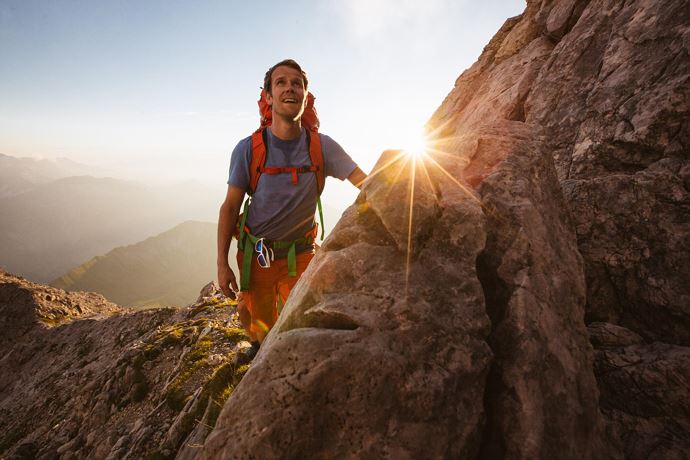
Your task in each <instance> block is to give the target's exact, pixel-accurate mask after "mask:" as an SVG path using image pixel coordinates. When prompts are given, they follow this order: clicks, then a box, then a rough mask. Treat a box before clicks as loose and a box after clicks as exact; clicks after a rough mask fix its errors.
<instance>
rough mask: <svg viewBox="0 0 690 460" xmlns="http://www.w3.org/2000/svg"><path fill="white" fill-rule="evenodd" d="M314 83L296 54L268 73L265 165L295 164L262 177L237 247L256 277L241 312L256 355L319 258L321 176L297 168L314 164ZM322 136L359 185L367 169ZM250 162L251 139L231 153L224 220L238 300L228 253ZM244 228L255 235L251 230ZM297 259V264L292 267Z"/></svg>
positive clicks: (222, 243) (222, 235)
mask: <svg viewBox="0 0 690 460" xmlns="http://www.w3.org/2000/svg"><path fill="white" fill-rule="evenodd" d="M307 85H308V80H307V75H306V73H305V72H304V71H303V70H302V68H301V67H300V66H299V64H297V62H295V61H293V60H292V59H286V60H284V61H281V62H279V63H278V64H276V65H274V66H273V67H271V68H270V69H269V70H268V72H266V75H265V77H264V90H265V92H266V95H265V97H266V102H267V103H268V105H269V106H270V112H271V117H272V124H271V126H269V127H267V128H266V129H265V134H264V137H263V139H264V143H265V145H266V163H265V166H266V169H267V170H268V169H270V170H271V171H281V170H285V169H289V168H292V170H293V171H291V172H286V173H285V174H280V173H276V172H271V173H264V174H261V175H260V176H259V180H258V183H257V184H256V189H255V190H254V193H253V194H252V197H251V205H250V207H249V208H248V209H247V208H245V216H244V217H245V218H246V222H245V225H244V226H243V228H242V230H243V232H242V233H240V235H241V236H240V239H241V240H243V243H242V244H243V245H244V251H240V252H238V264H239V266H240V272H241V276H242V277H245V276H249V280H248V285H249V286H248V290H246V291H245V292H243V302H241V303H240V305H239V306H238V310H239V311H240V319H241V321H242V324H243V326H244V327H245V329H247V332H248V333H249V336H250V337H251V338H252V342H253V343H252V347H253V354H255V353H256V351H257V350H258V346H259V344H260V343H261V342H263V340H264V338H265V337H266V334H268V331H269V330H270V329H271V327H272V326H273V325H274V324H275V322H276V320H277V317H278V314H279V313H280V312H279V309H280V308H282V305H283V304H284V302H285V300H286V299H287V296H288V294H289V293H290V290H291V289H292V287H293V286H294V285H295V283H296V282H297V280H298V278H299V276H300V275H301V274H302V273H303V272H304V270H305V269H306V267H307V265H308V264H309V261H311V259H312V257H313V256H314V248H315V246H314V243H313V240H314V236H315V234H316V232H315V223H314V213H315V210H316V202H317V196H318V195H317V177H316V174H315V173H314V172H310V171H306V172H302V171H300V172H299V174H297V173H295V172H294V170H295V168H296V167H302V169H303V170H304V169H306V167H309V166H311V157H310V150H309V149H310V145H309V141H308V139H309V135H310V133H308V132H307V130H306V129H304V128H303V126H302V120H301V118H302V115H303V113H304V109H305V105H306V103H307V94H308V92H307ZM314 133H315V132H312V133H311V134H314ZM316 135H318V136H320V140H321V147H322V152H323V167H324V173H325V175H326V176H332V177H337V178H339V179H340V180H344V179H348V180H349V181H350V182H352V184H354V185H355V186H356V187H360V186H361V184H362V183H363V182H364V180H365V179H366V177H367V176H366V174H364V172H362V170H361V169H359V167H358V166H357V165H356V164H355V163H354V161H352V159H351V158H350V157H349V156H348V155H347V153H345V151H344V150H343V149H342V148H341V147H340V146H339V145H338V144H337V143H336V142H335V141H334V140H333V139H331V138H330V137H328V136H326V135H323V134H316ZM251 160H252V137H251V136H250V137H247V138H245V139H243V140H241V141H240V142H239V143H238V144H237V146H236V147H235V149H234V151H233V152H232V157H231V160H230V173H229V178H228V190H227V195H226V197H225V201H224V202H223V204H222V205H221V208H220V214H219V218H218V282H219V284H220V287H221V290H222V291H223V293H224V294H225V295H226V296H228V297H233V296H234V294H233V291H237V287H238V286H237V280H236V278H235V274H234V273H233V271H232V270H231V269H230V265H229V263H228V251H229V249H230V240H231V236H232V234H233V233H234V232H235V229H236V227H237V223H238V216H239V214H240V206H241V205H242V202H243V201H244V195H245V193H248V192H249V191H250V180H251V174H250V164H251ZM283 172H285V171H283ZM245 230H246V231H247V232H248V233H249V237H246V236H245V235H244V231H245ZM310 235H311V236H310ZM245 238H247V239H245ZM285 242H288V244H287V245H286V244H284V243H285ZM289 242H293V246H295V248H293V251H294V252H293V256H292V257H288V255H289V249H288V248H287V246H288V245H289ZM295 243H296V244H295ZM248 251H251V253H252V254H251V267H250V268H249V264H248V263H245V262H247V261H248V260H249V259H248V258H249V255H247V258H245V253H246V252H248ZM294 253H296V256H294ZM290 258H291V259H292V260H291V261H289V260H288V259H290ZM290 264H292V265H294V267H289V265H290ZM243 265H244V267H243ZM247 271H248V273H247ZM289 271H296V276H290V274H289V273H288V272H289ZM231 289H232V290H231Z"/></svg>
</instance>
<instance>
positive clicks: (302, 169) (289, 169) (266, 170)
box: [257, 165, 319, 185]
mask: <svg viewBox="0 0 690 460" xmlns="http://www.w3.org/2000/svg"><path fill="white" fill-rule="evenodd" d="M318 170H319V168H318V166H314V165H310V166H298V167H296V166H284V167H281V168H272V167H260V168H258V170H257V172H259V173H262V174H283V173H287V174H292V183H293V184H294V185H297V180H298V176H297V175H298V174H301V173H308V172H316V171H318Z"/></svg>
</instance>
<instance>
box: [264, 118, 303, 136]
mask: <svg viewBox="0 0 690 460" xmlns="http://www.w3.org/2000/svg"><path fill="white" fill-rule="evenodd" d="M271 132H272V133H273V135H274V136H275V137H277V138H278V139H282V140H284V141H291V140H293V139H297V138H298V137H300V135H302V122H301V121H300V120H299V119H297V120H296V121H294V120H285V119H283V118H280V117H275V118H274V119H273V123H272V124H271Z"/></svg>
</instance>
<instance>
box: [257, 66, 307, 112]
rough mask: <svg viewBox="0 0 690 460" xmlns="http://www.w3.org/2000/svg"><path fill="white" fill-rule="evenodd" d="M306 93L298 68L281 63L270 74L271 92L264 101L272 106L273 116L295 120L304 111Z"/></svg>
mask: <svg viewBox="0 0 690 460" xmlns="http://www.w3.org/2000/svg"><path fill="white" fill-rule="evenodd" d="M306 94H307V92H306V90H305V88H304V80H303V79H302V74H301V73H300V72H299V70H296V69H293V68H292V67H287V66H282V65H281V66H280V67H277V68H276V69H275V70H274V71H273V74H271V92H270V93H269V94H267V95H266V101H267V102H268V104H269V105H270V106H272V107H273V113H274V116H275V115H278V116H281V117H283V118H287V119H290V120H297V119H298V118H299V117H301V116H302V112H303V111H304V104H305V101H306V99H307V98H306Z"/></svg>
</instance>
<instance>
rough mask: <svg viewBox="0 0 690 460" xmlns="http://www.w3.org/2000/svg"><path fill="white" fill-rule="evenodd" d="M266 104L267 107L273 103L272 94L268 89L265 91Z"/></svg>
mask: <svg viewBox="0 0 690 460" xmlns="http://www.w3.org/2000/svg"><path fill="white" fill-rule="evenodd" d="M266 104H268V105H269V107H270V106H272V105H273V96H272V95H271V93H270V92H268V91H266Z"/></svg>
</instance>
